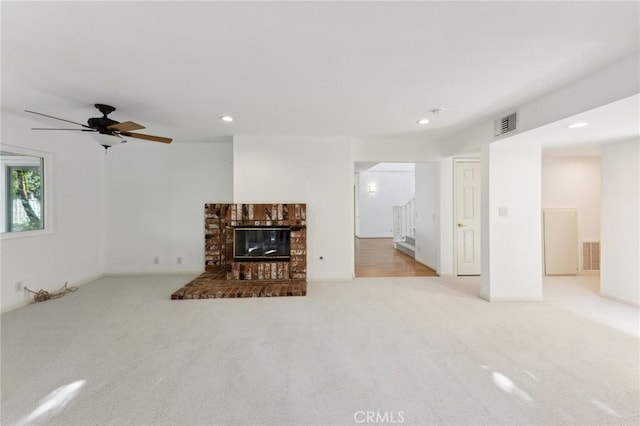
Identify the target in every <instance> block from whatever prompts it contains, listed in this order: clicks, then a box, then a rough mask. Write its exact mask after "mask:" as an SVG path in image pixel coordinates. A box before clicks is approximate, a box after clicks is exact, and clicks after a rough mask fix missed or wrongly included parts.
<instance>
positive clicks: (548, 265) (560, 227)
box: [543, 209, 578, 275]
mask: <svg viewBox="0 0 640 426" xmlns="http://www.w3.org/2000/svg"><path fill="white" fill-rule="evenodd" d="M543 220H544V273H545V275H575V274H576V273H577V272H578V211H577V210H576V209H544V210H543Z"/></svg>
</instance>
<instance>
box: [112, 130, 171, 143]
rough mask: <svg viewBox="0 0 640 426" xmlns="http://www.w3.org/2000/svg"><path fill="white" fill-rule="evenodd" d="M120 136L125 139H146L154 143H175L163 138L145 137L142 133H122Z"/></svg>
mask: <svg viewBox="0 0 640 426" xmlns="http://www.w3.org/2000/svg"><path fill="white" fill-rule="evenodd" d="M120 134H121V135H122V136H125V137H130V138H136V139H145V140H148V141H153V142H162V143H171V141H173V139H170V138H163V137H162V136H152V135H143V134H142V133H129V132H121V133H120Z"/></svg>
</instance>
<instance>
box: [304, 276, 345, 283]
mask: <svg viewBox="0 0 640 426" xmlns="http://www.w3.org/2000/svg"><path fill="white" fill-rule="evenodd" d="M351 281H353V278H346V277H345V278H312V279H309V278H307V283H308V284H319V283H349V282H351Z"/></svg>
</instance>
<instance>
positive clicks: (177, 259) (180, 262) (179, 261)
mask: <svg viewBox="0 0 640 426" xmlns="http://www.w3.org/2000/svg"><path fill="white" fill-rule="evenodd" d="M176 263H177V264H178V265H182V258H181V257H180V256H178V257H176Z"/></svg>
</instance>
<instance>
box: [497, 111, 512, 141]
mask: <svg viewBox="0 0 640 426" xmlns="http://www.w3.org/2000/svg"><path fill="white" fill-rule="evenodd" d="M517 128H518V113H517V112H514V113H513V114H509V115H507V116H505V117H502V118H496V119H495V121H494V122H493V135H494V136H502V135H504V134H507V133H510V132H513V131H514V130H516V129H517Z"/></svg>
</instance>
